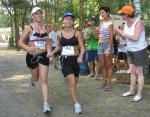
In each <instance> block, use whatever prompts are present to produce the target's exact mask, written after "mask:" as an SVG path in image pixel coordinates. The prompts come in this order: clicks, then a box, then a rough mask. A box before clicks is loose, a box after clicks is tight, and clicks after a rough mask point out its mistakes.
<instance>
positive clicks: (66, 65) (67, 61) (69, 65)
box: [60, 56, 80, 77]
mask: <svg viewBox="0 0 150 117" xmlns="http://www.w3.org/2000/svg"><path fill="white" fill-rule="evenodd" d="M60 65H61V71H62V73H63V75H64V77H66V76H68V75H70V74H74V75H75V77H79V72H80V66H79V64H78V62H77V56H60Z"/></svg>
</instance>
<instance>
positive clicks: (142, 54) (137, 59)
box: [127, 48, 147, 66]
mask: <svg viewBox="0 0 150 117" xmlns="http://www.w3.org/2000/svg"><path fill="white" fill-rule="evenodd" d="M127 58H128V63H129V64H134V65H135V66H144V65H145V61H146V60H147V49H146V48H145V49H143V50H140V51H136V52H131V51H128V52H127Z"/></svg>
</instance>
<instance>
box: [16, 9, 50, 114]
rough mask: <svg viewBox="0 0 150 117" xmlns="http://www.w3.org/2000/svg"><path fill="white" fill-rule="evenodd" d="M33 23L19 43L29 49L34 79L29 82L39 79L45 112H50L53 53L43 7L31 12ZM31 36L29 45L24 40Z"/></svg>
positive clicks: (29, 62)
mask: <svg viewBox="0 0 150 117" xmlns="http://www.w3.org/2000/svg"><path fill="white" fill-rule="evenodd" d="M31 15H32V19H33V23H31V24H30V25H28V26H26V28H25V29H24V31H23V33H22V36H21V38H20V40H19V42H18V45H19V46H20V47H21V48H22V49H24V50H26V51H27V56H26V62H27V66H28V67H29V68H30V71H31V75H32V79H30V80H29V81H30V82H29V83H30V85H31V86H32V87H33V86H35V83H34V82H37V81H39V82H40V84H41V88H42V94H43V101H44V103H43V112H50V111H51V109H50V108H49V105H48V66H49V58H48V57H49V56H50V55H51V50H50V45H51V44H50V43H51V42H50V40H49V39H48V34H47V31H46V28H45V26H44V24H42V19H43V12H42V10H41V8H39V7H35V8H33V9H32V12H31ZM27 37H29V41H28V45H26V44H25V43H24V42H25V40H26V39H27Z"/></svg>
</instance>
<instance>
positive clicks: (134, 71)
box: [116, 5, 147, 102]
mask: <svg viewBox="0 0 150 117" xmlns="http://www.w3.org/2000/svg"><path fill="white" fill-rule="evenodd" d="M118 14H120V15H121V16H122V19H123V20H125V21H126V22H125V25H124V31H121V30H120V29H119V28H116V31H117V32H118V33H120V35H122V36H123V37H125V38H126V40H127V58H128V63H129V64H131V66H130V68H131V78H130V90H129V91H128V92H126V93H123V94H122V96H124V97H127V96H130V95H133V94H135V90H134V88H135V84H136V81H137V82H138V91H137V94H136V95H135V97H134V98H133V99H132V101H133V102H138V101H140V100H141V99H142V98H143V96H142V90H143V86H144V74H143V66H144V64H145V61H146V59H147V49H146V48H147V40H146V38H145V30H144V24H143V22H142V21H141V20H140V19H135V18H134V8H133V7H132V6H130V5H128V6H124V7H123V8H122V9H121V10H119V11H118Z"/></svg>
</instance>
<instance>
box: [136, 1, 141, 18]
mask: <svg viewBox="0 0 150 117" xmlns="http://www.w3.org/2000/svg"><path fill="white" fill-rule="evenodd" d="M134 7H135V16H137V17H138V18H141V0H134Z"/></svg>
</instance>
